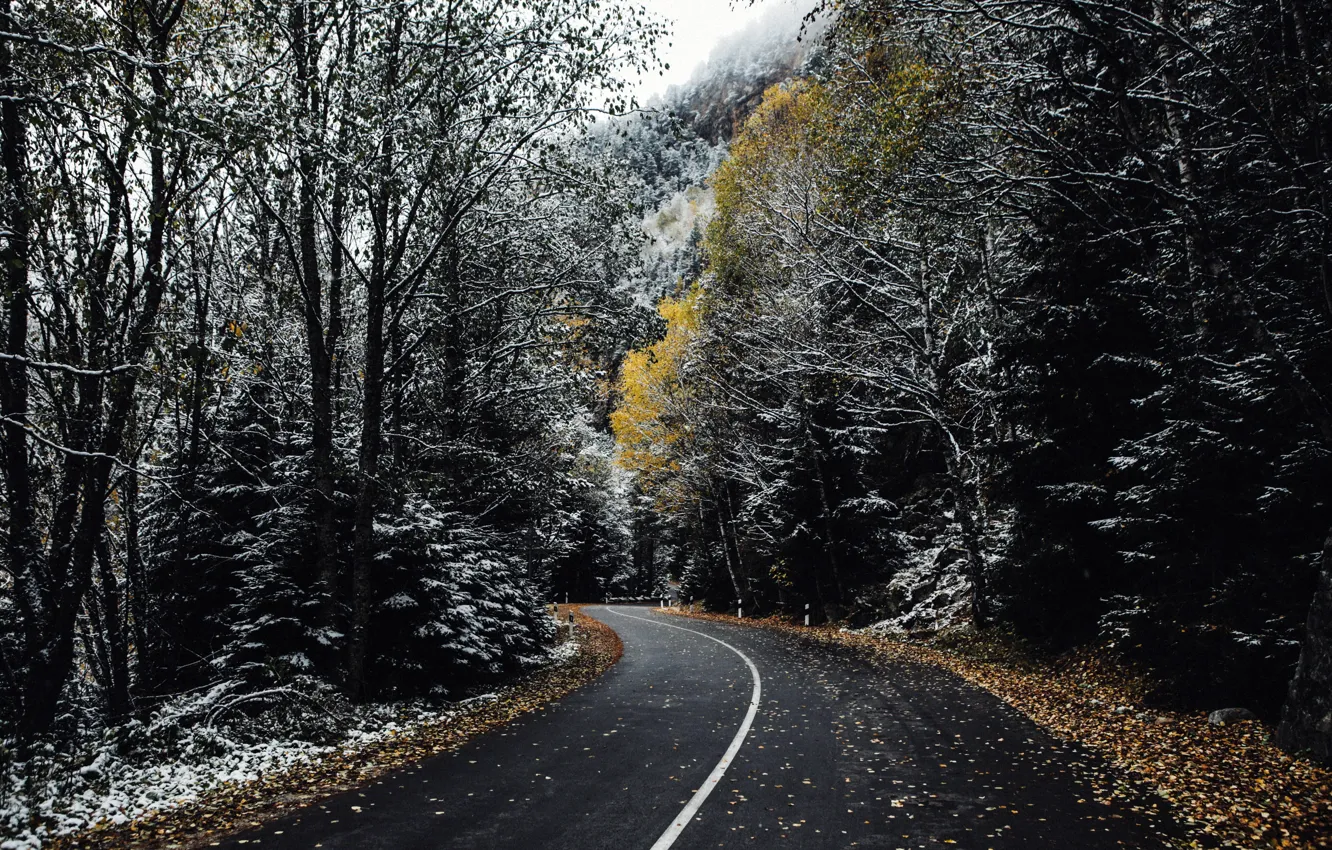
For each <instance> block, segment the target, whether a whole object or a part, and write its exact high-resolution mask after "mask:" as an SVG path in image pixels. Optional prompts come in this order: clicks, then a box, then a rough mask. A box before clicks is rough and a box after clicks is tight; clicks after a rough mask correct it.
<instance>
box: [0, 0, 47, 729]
mask: <svg viewBox="0 0 1332 850" xmlns="http://www.w3.org/2000/svg"><path fill="white" fill-rule="evenodd" d="M0 26H2V27H4V29H5V30H6V31H7V32H19V31H20V28H19V26H18V24H17V22H16V21H15V20H14V16H13V14H12V0H0ZM13 49H14V42H12V41H9V40H5V41H4V42H2V43H0V134H2V135H0V160H3V165H4V174H5V186H4V195H3V197H0V204H3V206H0V213H2V214H3V216H4V220H3V225H4V228H5V230H6V238H5V243H4V247H3V249H0V262H2V263H3V265H4V272H3V273H4V311H5V312H4V315H5V331H6V332H5V353H6V354H8V355H9V356H10V357H11V358H14V359H11V360H9V361H8V362H7V363H4V364H0V414H2V415H3V416H4V430H3V435H4V464H5V491H6V492H5V495H6V497H7V500H8V511H9V534H8V537H7V547H6V548H7V553H6V554H7V555H8V556H9V569H10V571H11V572H12V574H13V576H14V591H15V593H14V595H15V602H16V603H17V605H18V609H19V617H20V620H21V621H22V623H23V627H24V633H23V643H24V646H25V647H29V648H31V647H35V646H36V645H37V644H38V640H39V635H38V624H39V623H40V622H41V621H42V620H43V619H44V616H45V615H44V612H43V610H42V608H43V600H42V597H41V593H40V589H39V587H38V586H37V585H38V579H37V575H36V572H37V570H38V569H39V566H38V563H37V559H38V558H39V557H40V552H39V548H38V539H37V529H36V517H35V514H34V511H33V496H32V471H31V466H30V465H29V461H28V432H27V424H28V420H27V417H28V367H27V366H26V365H25V363H24V362H23V359H24V358H26V357H27V355H28V297H29V293H28V244H29V243H28V240H29V233H30V228H31V223H30V217H29V211H28V174H27V168H28V151H27V124H26V118H25V116H24V114H23V98H22V92H21V91H20V90H19V85H18V81H17V79H16V75H15V71H14V58H13ZM16 696H19V695H17V694H16ZM20 698H21V696H20ZM18 707H19V708H20V710H21V709H22V706H18Z"/></svg>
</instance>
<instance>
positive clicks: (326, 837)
mask: <svg viewBox="0 0 1332 850" xmlns="http://www.w3.org/2000/svg"><path fill="white" fill-rule="evenodd" d="M585 610H587V613H589V614H592V615H593V616H596V617H598V618H599V619H601V620H603V621H604V622H606V623H608V624H610V625H611V626H612V627H613V628H614V629H615V630H616V631H617V632H618V633H619V634H620V637H621V638H622V639H623V641H624V648H625V653H624V658H623V660H621V661H620V663H619V664H617V665H616V666H615V667H613V668H612V669H611V670H610V671H609V672H608V673H606V675H604V676H603V677H601V678H600V679H599V680H597V681H596V682H594V683H592V684H591V685H588V686H587V687H585V688H583V689H581V690H579V691H577V692H575V693H574V694H572V695H570V696H569V697H567V698H565V699H564V700H562V701H560V702H558V703H556V704H554V705H552V706H550V707H548V708H547V709H546V710H545V711H541V712H534V713H533V714H529V715H527V716H526V717H525V718H523V719H521V720H519V721H517V722H515V723H513V724H511V725H509V726H507V727H505V728H504V729H503V730H502V731H499V732H495V733H492V734H490V735H487V736H484V737H482V738H480V739H478V740H476V741H474V742H472V743H471V744H469V745H467V746H465V747H463V748H462V749H460V750H458V751H457V752H455V753H451V754H447V755H442V756H438V757H436V758H433V759H429V760H427V761H424V762H421V763H420V764H418V765H416V766H414V767H412V768H406V769H403V770H401V771H398V772H396V773H393V774H390V775H388V776H386V777H384V778H383V779H382V780H380V781H378V782H376V783H374V784H372V785H370V786H368V787H366V788H363V789H361V790H360V791H352V792H348V793H346V794H342V795H340V796H337V797H333V798H331V799H329V800H325V801H324V802H323V803H321V804H319V805H316V806H312V807H310V808H308V809H305V810H302V811H298V812H295V813H293V814H291V815H289V816H287V817H286V818H284V819H282V820H277V821H273V822H271V823H269V824H268V825H266V826H265V827H264V828H263V829H260V830H256V831H254V832H251V833H248V834H245V835H241V836H238V837H237V838H233V839H229V840H227V841H224V842H223V846H227V847H242V846H244V847H251V846H253V845H255V844H258V845H259V846H260V847H264V848H268V847H277V848H302V850H305V848H321V847H322V848H326V850H334V849H335V848H338V850H343V849H344V848H357V850H371V848H384V850H390V848H392V850H418V848H419V849H420V850H425V848H430V850H443V848H469V849H470V848H475V850H482V848H486V850H488V848H515V850H519V849H521V850H531V848H546V847H550V848H586V850H593V849H594V848H605V850H612V849H613V850H638V848H641V850H666V848H667V847H671V848H675V850H694V848H713V847H761V848H766V847H799V848H814V847H821V848H843V847H874V848H932V847H936V846H938V847H943V846H945V845H953V846H956V847H959V848H980V849H981V850H983V848H1046V847H1049V848H1060V850H1064V848H1068V850H1084V849H1085V850H1095V848H1113V847H1159V846H1162V839H1161V836H1162V835H1163V834H1174V833H1175V828H1174V826H1173V824H1172V822H1171V820H1170V813H1169V811H1168V810H1161V809H1158V808H1157V803H1154V802H1153V801H1152V800H1151V799H1146V798H1143V799H1137V800H1133V801H1130V802H1126V803H1122V804H1116V805H1112V806H1107V805H1101V804H1098V803H1096V802H1095V801H1094V800H1093V798H1092V781H1091V778H1092V775H1093V773H1094V772H1096V771H1098V770H1100V769H1101V766H1100V764H1099V763H1098V761H1097V760H1096V758H1095V757H1093V756H1092V755H1090V754H1088V753H1087V752H1085V751H1082V750H1080V749H1079V748H1077V747H1075V746H1072V745H1067V744H1063V743H1060V742H1059V741H1056V740H1055V739H1053V738H1051V737H1050V736H1048V735H1046V734H1045V733H1043V732H1042V731H1040V729H1039V728H1037V727H1036V726H1035V725H1034V724H1032V723H1031V722H1030V721H1029V720H1027V719H1026V718H1024V717H1023V716H1021V715H1019V714H1018V713H1017V712H1015V711H1013V710H1012V709H1010V708H1009V707H1007V706H1006V705H1005V704H1003V703H1002V702H1000V701H999V700H997V699H995V698H994V697H992V696H990V695H989V694H986V693H984V692H982V691H979V690H977V689H975V688H972V687H971V686H969V685H967V684H965V683H963V682H962V681H960V680H959V679H957V678H956V677H954V676H952V675H950V674H947V673H944V672H942V671H939V670H935V669H933V668H926V667H921V666H916V665H904V664H885V663H877V662H876V663H871V662H869V661H866V660H864V659H862V658H860V657H858V656H856V655H854V654H852V653H850V652H849V651H848V652H845V653H844V652H840V651H830V650H828V649H826V648H814V647H813V646H812V645H808V644H805V643H804V642H802V641H799V640H797V639H794V638H791V637H788V636H785V635H782V634H778V633H774V632H769V631H765V630H760V629H749V628H744V627H739V626H727V625H720V624H716V623H710V622H700V621H696V620H687V619H683V618H674V617H666V616H663V615H660V614H654V613H652V612H651V609H649V608H633V607H622V606H614V607H601V608H591V609H585ZM719 641H721V642H719ZM722 642H724V643H722ZM747 659H748V660H747ZM751 663H752V668H751ZM756 677H757V678H758V680H759V684H760V695H759V698H758V700H757V701H756V702H755V701H754V700H753V697H754V695H755V678H756ZM751 706H752V708H753V711H752V712H751ZM747 721H748V722H750V723H751V724H752V725H750V726H749V728H748V729H745V728H744V727H745V726H746V723H747ZM729 748H734V755H733V758H732V759H728V760H727V761H726V764H725V765H724V766H723V767H722V768H719V762H721V761H722V760H723V759H724V758H726V756H727V753H728V749H729ZM719 770H724V773H722V775H721V778H720V780H719V781H717V782H716V783H715V784H714V783H711V782H710V781H709V779H710V778H711V779H716V778H717V771H719ZM706 788H711V789H712V790H711V793H710V794H703V795H700V794H699V793H697V792H698V791H699V789H706ZM691 805H694V806H696V807H697V808H696V812H695V811H693V810H687V809H686V807H687V806H691ZM682 812H683V814H682Z"/></svg>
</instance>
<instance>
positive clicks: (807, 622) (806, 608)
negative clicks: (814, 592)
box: [805, 602, 809, 626]
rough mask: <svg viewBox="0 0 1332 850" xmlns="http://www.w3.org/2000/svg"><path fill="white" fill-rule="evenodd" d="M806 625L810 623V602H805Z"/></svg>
mask: <svg viewBox="0 0 1332 850" xmlns="http://www.w3.org/2000/svg"><path fill="white" fill-rule="evenodd" d="M805 625H807V626H808V625H809V603H808V602H806V603H805Z"/></svg>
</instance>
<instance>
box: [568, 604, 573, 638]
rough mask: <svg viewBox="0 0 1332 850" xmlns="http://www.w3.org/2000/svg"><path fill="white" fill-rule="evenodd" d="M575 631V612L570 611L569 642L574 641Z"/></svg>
mask: <svg viewBox="0 0 1332 850" xmlns="http://www.w3.org/2000/svg"><path fill="white" fill-rule="evenodd" d="M573 629H574V621H573V612H572V611H570V612H569V640H573Z"/></svg>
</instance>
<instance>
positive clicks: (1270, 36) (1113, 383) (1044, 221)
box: [612, 0, 1332, 756]
mask: <svg viewBox="0 0 1332 850" xmlns="http://www.w3.org/2000/svg"><path fill="white" fill-rule="evenodd" d="M836 11H837V13H838V14H837V17H836V19H835V21H834V22H833V24H832V26H831V29H830V30H829V31H828V32H827V33H826V35H825V36H824V38H823V48H822V49H821V50H819V51H816V52H815V53H812V54H810V56H809V57H807V58H806V59H805V60H804V61H803V64H802V65H801V66H799V67H798V68H796V73H795V74H793V76H792V77H791V78H790V79H788V80H786V81H784V82H782V83H781V84H778V85H774V86H772V87H771V88H769V89H768V90H767V91H766V93H765V94H764V95H763V97H762V99H761V103H760V104H759V105H757V107H756V109H754V110H753V112H752V114H751V115H750V116H749V117H748V118H747V119H746V120H745V121H744V122H743V124H742V125H740V126H738V127H737V131H736V136H735V138H734V139H733V140H732V141H731V144H730V146H729V155H728V157H727V159H726V160H725V162H724V163H723V164H722V165H721V166H720V167H719V169H718V170H717V171H716V172H715V173H714V174H713V175H712V176H711V177H710V181H709V186H710V188H711V191H712V192H713V193H714V194H713V196H712V203H713V204H714V205H715V213H714V215H713V216H712V217H711V219H710V222H708V223H707V224H706V225H701V226H700V231H701V233H702V238H701V240H700V243H699V244H700V253H701V262H700V267H701V269H702V270H703V271H702V273H701V274H699V275H697V276H695V277H693V278H691V279H687V280H684V281H682V283H681V285H680V286H679V287H678V288H677V290H676V291H675V292H673V293H671V296H670V297H668V298H667V299H665V300H664V301H662V303H661V306H660V315H661V317H662V320H663V322H664V325H665V330H664V333H663V336H662V338H661V339H660V340H659V341H656V342H654V343H653V344H652V345H651V346H648V347H646V348H640V349H639V350H636V351H634V352H632V353H631V354H630V355H628V357H627V358H626V360H625V361H624V364H623V374H622V379H621V396H620V399H619V405H618V407H617V409H616V411H615V412H614V414H613V416H612V423H613V428H614V431H615V434H616V437H617V440H618V441H619V445H620V451H621V462H622V463H623V464H624V465H625V466H626V467H627V468H629V469H631V470H633V471H634V473H635V486H636V487H637V488H638V489H639V491H640V492H641V493H642V494H644V496H645V497H646V498H647V500H648V501H649V502H650V505H651V507H650V516H651V517H652V520H653V522H655V523H656V525H655V526H654V527H653V534H654V536H655V539H657V540H658V541H659V544H658V545H659V546H660V548H661V549H662V551H663V558H664V559H665V560H666V561H667V562H669V563H670V564H671V565H672V567H673V569H675V570H676V571H677V572H678V574H679V576H680V578H681V581H682V586H683V591H684V593H685V595H686V596H687V597H693V598H697V599H706V600H707V601H708V602H709V603H710V604H712V605H714V606H715V607H719V608H720V607H722V606H731V607H732V608H733V609H734V608H736V607H741V608H743V609H744V610H745V611H746V612H748V611H754V612H757V613H765V612H769V611H783V612H787V613H790V614H798V613H800V612H803V611H804V610H805V609H806V606H807V605H812V610H813V611H814V612H815V613H816V616H817V617H819V618H826V619H829V620H833V621H845V622H847V623H848V624H849V625H852V626H871V627H872V628H873V629H875V630H876V631H881V632H886V633H890V634H904V635H913V634H918V633H932V632H935V631H938V630H940V629H950V628H975V627H982V628H985V627H994V628H999V629H1006V630H1010V631H1011V632H1013V633H1015V634H1016V636H1018V637H1019V638H1021V639H1024V640H1026V641H1028V642H1029V643H1030V645H1031V646H1033V647H1035V648H1037V649H1040V650H1045V651H1058V650H1061V649H1065V648H1068V647H1071V646H1076V645H1080V644H1089V643H1099V642H1110V643H1112V644H1113V645H1114V646H1115V647H1116V649H1117V650H1118V651H1121V652H1122V653H1124V654H1125V655H1126V656H1128V657H1129V658H1132V659H1135V660H1138V661H1140V662H1142V663H1144V664H1147V665H1149V666H1150V667H1151V668H1153V669H1155V670H1156V671H1157V673H1158V674H1160V679H1161V681H1162V683H1163V686H1162V693H1161V694H1160V695H1159V698H1160V699H1161V700H1162V701H1163V702H1172V703H1175V704H1181V703H1182V704H1185V705H1188V706H1190V707H1195V708H1200V707H1201V708H1215V707H1218V706H1221V705H1231V704H1237V705H1244V706H1248V707H1250V708H1252V709H1253V710H1254V711H1256V712H1258V713H1259V714H1261V715H1263V716H1265V717H1267V718H1269V719H1271V720H1273V721H1276V720H1278V719H1279V718H1282V717H1283V715H1282V711H1283V709H1282V707H1283V704H1284V705H1285V709H1284V711H1285V713H1284V722H1283V723H1282V725H1281V738H1282V740H1283V742H1284V743H1285V744H1286V745H1288V746H1290V747H1292V748H1294V749H1304V748H1308V749H1312V750H1314V751H1315V752H1317V753H1319V754H1322V755H1323V756H1327V755H1328V754H1329V744H1330V743H1332V738H1330V737H1329V735H1330V734H1332V713H1329V711H1330V710H1332V702H1329V696H1330V693H1329V689H1330V687H1332V668H1330V667H1329V654H1328V650H1329V645H1328V643H1327V641H1328V639H1329V637H1330V636H1332V635H1329V632H1328V629H1329V626H1332V583H1330V581H1332V580H1330V579H1329V576H1328V573H1327V571H1326V568H1324V570H1323V572H1322V577H1321V579H1320V578H1319V571H1320V564H1326V563H1327V562H1328V561H1329V560H1332V556H1329V554H1328V551H1327V550H1326V548H1325V547H1327V546H1329V545H1332V542H1325V541H1332V538H1329V537H1328V526H1329V521H1330V520H1332V514H1330V512H1329V511H1330V509H1332V502H1329V497H1332V492H1329V489H1328V484H1329V482H1332V464H1330V463H1329V450H1330V449H1332V407H1330V406H1329V399H1330V398H1332V395H1330V394H1332V382H1330V381H1329V376H1330V375H1332V337H1330V336H1329V332H1330V331H1332V322H1330V321H1329V320H1330V319H1332V282H1330V281H1329V279H1328V271H1329V270H1328V263H1329V249H1330V248H1332V244H1330V242H1329V240H1330V239H1332V230H1330V229H1329V223H1328V221H1327V211H1328V201H1329V195H1328V193H1329V189H1330V188H1332V186H1329V182H1328V181H1329V177H1332V173H1330V172H1329V160H1328V143H1329V141H1328V140H1329V130H1332V100H1330V99H1329V98H1330V97H1332V90H1329V88H1328V86H1329V84H1332V77H1330V76H1329V64H1328V62H1329V59H1330V58H1332V56H1329V49H1330V48H1332V42H1330V41H1329V39H1330V38H1332V14H1329V10H1328V9H1327V8H1326V7H1325V6H1321V5H1319V6H1314V5H1308V4H1305V3H1303V2H1300V0H1296V2H1294V3H1288V2H1282V3H1273V4H1264V3H1256V4H1255V3H1250V4H1240V5H1233V4H1232V5H1217V4H1206V3H1188V2H1173V0H1153V2H1141V3H1139V2H1114V3H1109V4H1106V3H1099V2H1097V3H1083V2H1080V0H1074V2H1049V3H1047V2H1019V3H1011V2H993V3H991V2H987V0H978V2H959V3H949V2H942V3H940V2H933V0H921V1H920V2H915V1H914V0H906V2H877V0H863V1H862V2H849V3H839V4H836ZM1316 591H1317V597H1316V598H1315V592H1316ZM1311 601H1313V602H1314V604H1313V607H1312V609H1311ZM1306 627H1307V628H1306ZM1302 646H1303V650H1304V654H1303V657H1302V659H1301V647H1302ZM1297 664H1298V673H1297Z"/></svg>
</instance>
